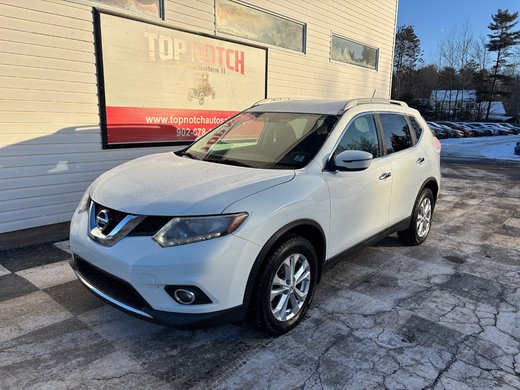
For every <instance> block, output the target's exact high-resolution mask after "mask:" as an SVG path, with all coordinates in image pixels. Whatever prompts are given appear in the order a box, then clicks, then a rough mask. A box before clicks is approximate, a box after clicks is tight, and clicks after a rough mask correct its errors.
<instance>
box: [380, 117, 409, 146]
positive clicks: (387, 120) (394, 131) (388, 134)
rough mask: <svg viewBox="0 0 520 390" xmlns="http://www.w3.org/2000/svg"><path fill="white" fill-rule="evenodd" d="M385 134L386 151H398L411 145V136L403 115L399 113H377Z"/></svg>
mask: <svg viewBox="0 0 520 390" xmlns="http://www.w3.org/2000/svg"><path fill="white" fill-rule="evenodd" d="M379 119H380V120H381V125H382V126H383V133H384V134H385V144H386V152H387V153H388V154H390V153H395V152H400V151H401V150H404V149H406V148H409V147H411V146H412V136H411V134H410V129H409V128H408V123H406V120H405V118H404V116H402V115H399V114H381V115H379Z"/></svg>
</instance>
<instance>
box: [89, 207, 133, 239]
mask: <svg viewBox="0 0 520 390" xmlns="http://www.w3.org/2000/svg"><path fill="white" fill-rule="evenodd" d="M92 203H93V204H94V209H93V212H94V215H97V214H98V213H99V212H100V211H101V210H107V211H108V212H109V214H110V222H109V223H108V225H107V226H105V227H104V228H103V232H106V233H107V234H108V232H111V231H112V229H113V228H115V227H116V226H117V225H118V224H119V222H121V221H122V220H123V219H124V218H125V217H126V216H127V215H128V214H125V213H122V212H121V211H117V210H114V209H111V208H108V207H105V206H102V205H100V204H98V203H96V202H92Z"/></svg>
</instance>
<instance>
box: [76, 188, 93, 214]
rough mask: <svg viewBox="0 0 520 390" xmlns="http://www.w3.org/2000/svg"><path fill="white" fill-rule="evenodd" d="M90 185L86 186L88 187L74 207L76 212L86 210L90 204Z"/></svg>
mask: <svg viewBox="0 0 520 390" xmlns="http://www.w3.org/2000/svg"><path fill="white" fill-rule="evenodd" d="M91 186H92V185H90V186H88V188H87V189H86V191H85V193H84V194H83V196H82V197H81V200H80V201H79V205H78V207H77V208H76V212H77V213H78V214H79V213H82V212H84V211H87V210H88V207H89V206H90V187H91Z"/></svg>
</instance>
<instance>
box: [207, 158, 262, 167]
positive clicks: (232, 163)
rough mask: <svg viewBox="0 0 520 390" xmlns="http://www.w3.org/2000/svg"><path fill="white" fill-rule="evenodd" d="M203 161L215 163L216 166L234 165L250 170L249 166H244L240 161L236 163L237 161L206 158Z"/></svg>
mask: <svg viewBox="0 0 520 390" xmlns="http://www.w3.org/2000/svg"><path fill="white" fill-rule="evenodd" d="M204 161H209V162H215V163H218V164H227V165H236V166H238V167H246V168H252V167H251V165H248V164H245V163H243V162H241V161H237V160H224V159H208V158H205V159H204Z"/></svg>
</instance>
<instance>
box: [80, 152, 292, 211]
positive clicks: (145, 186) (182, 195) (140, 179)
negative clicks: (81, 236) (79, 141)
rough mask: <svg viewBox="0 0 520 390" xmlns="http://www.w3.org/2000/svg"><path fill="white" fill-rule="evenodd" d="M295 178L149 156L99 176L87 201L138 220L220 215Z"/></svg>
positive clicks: (282, 173)
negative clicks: (150, 216) (139, 218)
mask: <svg viewBox="0 0 520 390" xmlns="http://www.w3.org/2000/svg"><path fill="white" fill-rule="evenodd" d="M293 178H294V171H293V170H277V169H255V168H247V167H238V166H232V165H225V164H218V163H211V162H205V161H198V160H192V159H189V158H187V157H179V156H177V155H175V154H174V153H171V152H169V153H161V154H153V155H150V156H145V157H141V158H138V159H136V160H132V161H129V162H127V163H125V164H123V165H120V166H118V167H116V168H114V169H111V170H110V171H108V172H106V173H104V174H103V175H101V176H100V177H99V178H98V179H97V180H96V181H95V182H94V184H93V186H92V189H91V193H90V196H91V198H92V200H94V201H95V202H96V203H99V204H101V205H103V206H105V207H108V208H111V209H114V210H120V211H123V212H125V213H129V214H141V215H167V216H187V215H210V214H220V213H221V212H222V211H223V210H224V209H225V208H226V207H227V206H229V205H230V204H231V203H234V202H236V201H238V200H240V199H243V198H245V197H248V196H250V195H252V194H255V193H257V192H259V191H262V190H265V189H267V188H269V187H273V186H276V185H279V184H282V183H285V182H287V181H290V180H292V179H293Z"/></svg>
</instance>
